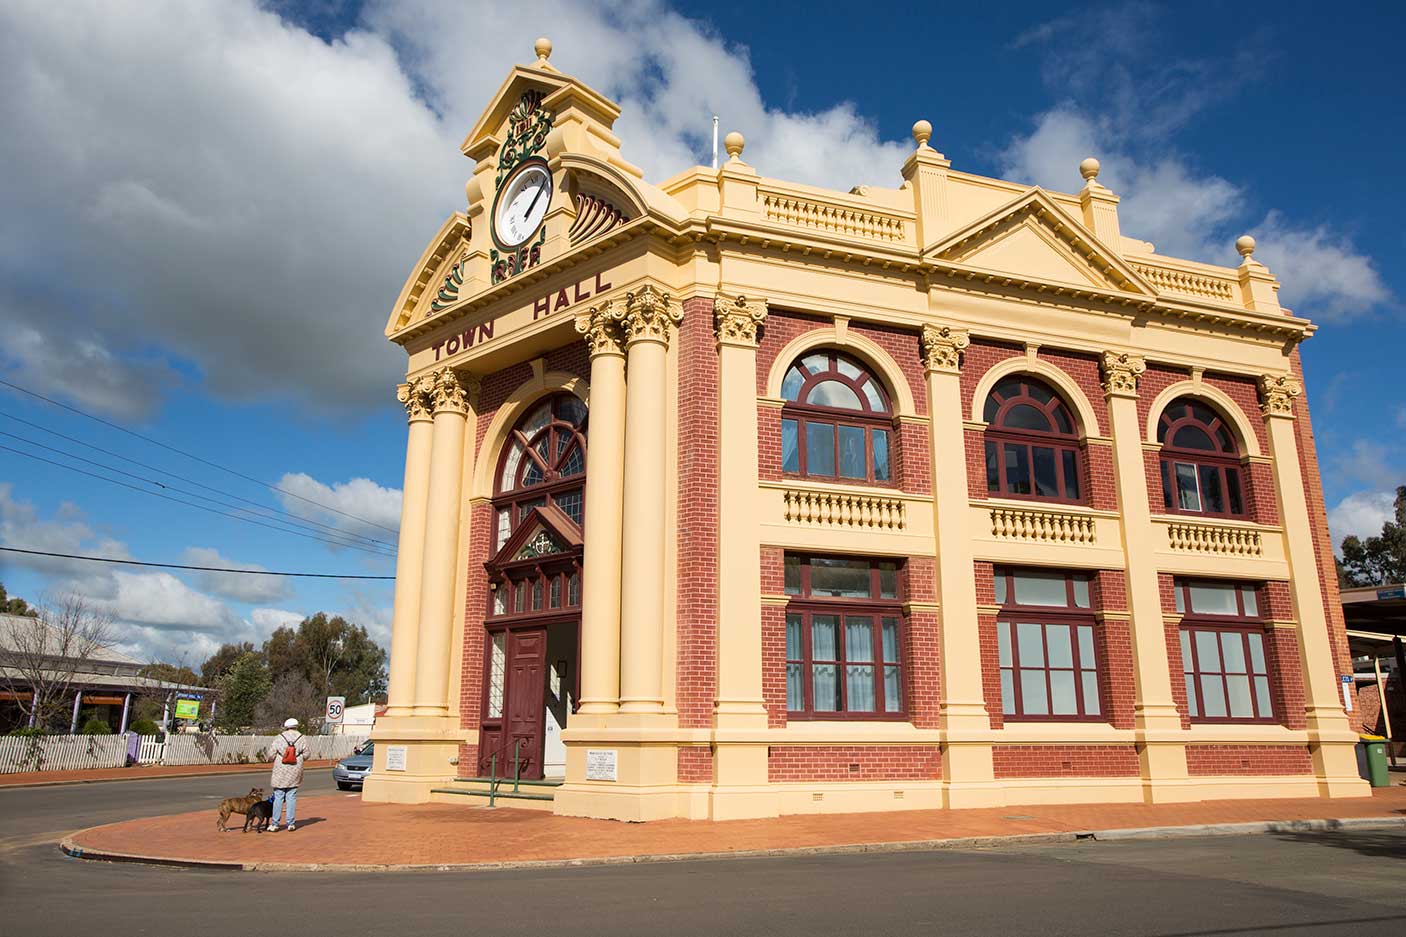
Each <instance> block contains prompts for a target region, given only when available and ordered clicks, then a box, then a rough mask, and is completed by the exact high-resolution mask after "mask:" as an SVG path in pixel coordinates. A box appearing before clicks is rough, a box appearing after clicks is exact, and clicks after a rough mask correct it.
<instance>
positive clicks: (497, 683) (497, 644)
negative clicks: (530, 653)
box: [488, 631, 508, 719]
mask: <svg viewBox="0 0 1406 937" xmlns="http://www.w3.org/2000/svg"><path fill="white" fill-rule="evenodd" d="M507 640H508V636H507V635H506V634H505V633H504V632H502V631H500V632H498V633H497V634H495V635H494V636H493V649H492V651H491V656H490V657H489V665H488V718H489V719H501V718H502V717H503V674H504V672H505V671H506V669H507V653H506V647H507Z"/></svg>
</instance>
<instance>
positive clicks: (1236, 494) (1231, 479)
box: [1225, 468, 1245, 514]
mask: <svg viewBox="0 0 1406 937" xmlns="http://www.w3.org/2000/svg"><path fill="white" fill-rule="evenodd" d="M1225 487H1226V493H1227V494H1229V495H1230V513H1231V514H1244V513H1245V509H1244V507H1243V506H1242V505H1241V504H1240V470H1239V469H1233V468H1228V469H1226V470H1225Z"/></svg>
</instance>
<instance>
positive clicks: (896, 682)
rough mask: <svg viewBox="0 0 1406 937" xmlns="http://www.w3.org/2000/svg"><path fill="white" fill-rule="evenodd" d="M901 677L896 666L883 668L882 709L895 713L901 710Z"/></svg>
mask: <svg viewBox="0 0 1406 937" xmlns="http://www.w3.org/2000/svg"><path fill="white" fill-rule="evenodd" d="M902 683H903V681H902V678H901V674H900V672H899V668H897V667H885V668H884V711H885V712H891V713H897V712H902V711H903V686H902Z"/></svg>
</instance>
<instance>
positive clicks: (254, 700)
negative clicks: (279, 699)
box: [216, 653, 273, 731]
mask: <svg viewBox="0 0 1406 937" xmlns="http://www.w3.org/2000/svg"><path fill="white" fill-rule="evenodd" d="M272 688H273V680H272V679H271V678H270V677H269V669H268V666H267V665H266V664H265V663H264V659H263V657H261V656H260V655H258V654H254V653H249V654H241V655H240V656H239V658H238V659H237V660H236V661H235V662H234V663H233V664H232V665H231V666H230V668H229V670H227V671H226V672H225V675H224V676H223V677H221V678H220V707H219V710H218V711H217V712H216V717H217V718H216V723H217V724H218V725H219V727H220V728H222V729H226V730H230V729H232V730H235V731H239V730H241V729H247V728H249V727H250V726H252V725H254V722H255V717H254V711H255V709H256V708H257V707H258V705H259V703H261V702H263V700H264V698H265V697H267V696H268V695H269V690H271V689H272Z"/></svg>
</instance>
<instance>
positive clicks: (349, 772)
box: [332, 742, 376, 791]
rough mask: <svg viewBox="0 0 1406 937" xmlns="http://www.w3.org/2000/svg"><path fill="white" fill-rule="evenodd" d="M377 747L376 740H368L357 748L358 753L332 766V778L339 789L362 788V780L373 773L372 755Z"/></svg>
mask: <svg viewBox="0 0 1406 937" xmlns="http://www.w3.org/2000/svg"><path fill="white" fill-rule="evenodd" d="M375 748H376V743H375V742H367V743H366V744H365V745H363V746H361V747H360V748H358V749H357V750H356V754H354V755H348V756H347V757H345V758H343V759H342V760H341V761H339V762H337V763H336V764H335V765H334V766H333V767H332V780H334V781H336V782H337V790H339V791H350V790H358V791H359V790H361V782H362V781H364V780H366V775H368V774H370V773H371V756H372V755H373V754H374V752H375Z"/></svg>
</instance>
